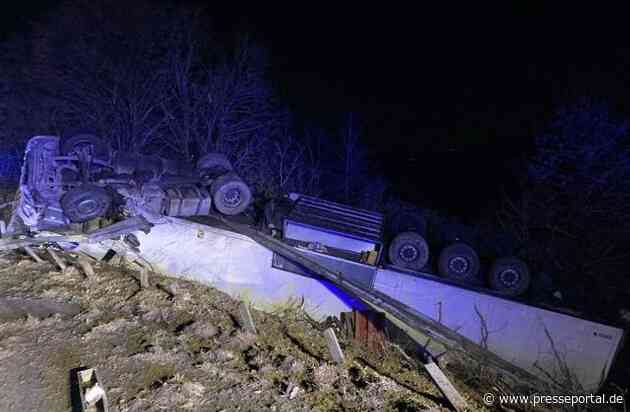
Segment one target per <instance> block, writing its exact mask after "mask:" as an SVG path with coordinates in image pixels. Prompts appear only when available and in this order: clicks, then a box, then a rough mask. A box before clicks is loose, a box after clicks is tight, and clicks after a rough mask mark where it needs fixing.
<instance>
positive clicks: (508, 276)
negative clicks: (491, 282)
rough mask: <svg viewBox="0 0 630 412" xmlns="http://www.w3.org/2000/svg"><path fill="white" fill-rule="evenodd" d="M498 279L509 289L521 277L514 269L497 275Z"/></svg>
mask: <svg viewBox="0 0 630 412" xmlns="http://www.w3.org/2000/svg"><path fill="white" fill-rule="evenodd" d="M499 279H500V280H501V283H503V284H504V285H505V286H509V287H511V286H514V285H516V284H517V283H518V281H519V280H520V279H521V275H520V274H519V273H518V272H517V271H516V270H514V269H506V270H504V271H503V272H501V273H500V274H499Z"/></svg>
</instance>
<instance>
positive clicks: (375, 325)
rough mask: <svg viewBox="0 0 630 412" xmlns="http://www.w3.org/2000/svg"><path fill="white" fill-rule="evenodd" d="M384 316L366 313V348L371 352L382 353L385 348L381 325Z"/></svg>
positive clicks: (376, 313) (377, 313)
mask: <svg viewBox="0 0 630 412" xmlns="http://www.w3.org/2000/svg"><path fill="white" fill-rule="evenodd" d="M384 321H385V315H384V314H383V313H381V312H377V311H369V312H368V313H367V329H368V330H367V346H368V349H370V350H372V351H382V350H383V348H384V347H385V335H384V334H383V323H384Z"/></svg>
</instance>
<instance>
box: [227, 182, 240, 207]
mask: <svg viewBox="0 0 630 412" xmlns="http://www.w3.org/2000/svg"><path fill="white" fill-rule="evenodd" d="M223 203H224V204H225V206H226V207H229V208H235V207H237V206H238V205H240V204H241V191H240V190H239V189H238V188H236V187H233V188H230V189H228V190H226V191H225V193H224V194H223Z"/></svg>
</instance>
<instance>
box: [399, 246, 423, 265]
mask: <svg viewBox="0 0 630 412" xmlns="http://www.w3.org/2000/svg"><path fill="white" fill-rule="evenodd" d="M418 254H419V252H418V249H417V248H416V247H415V246H413V245H409V244H407V245H404V246H403V247H402V248H401V249H400V253H399V255H400V257H401V258H402V260H404V261H405V262H412V261H414V260H416V258H417V257H418Z"/></svg>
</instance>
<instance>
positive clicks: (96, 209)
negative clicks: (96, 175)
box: [61, 185, 112, 223]
mask: <svg viewBox="0 0 630 412" xmlns="http://www.w3.org/2000/svg"><path fill="white" fill-rule="evenodd" d="M111 204H112V197H111V196H110V194H109V193H108V192H107V190H105V189H103V188H102V187H98V186H92V185H83V186H79V187H76V188H73V189H70V190H69V191H67V192H66V193H65V194H64V195H63V197H62V198H61V208H62V209H63V213H64V214H65V215H66V216H67V217H68V219H70V221H71V222H73V223H83V222H87V221H88V220H92V219H95V218H97V217H101V216H104V215H105V214H106V213H107V211H108V210H109V207H110V206H111Z"/></svg>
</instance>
